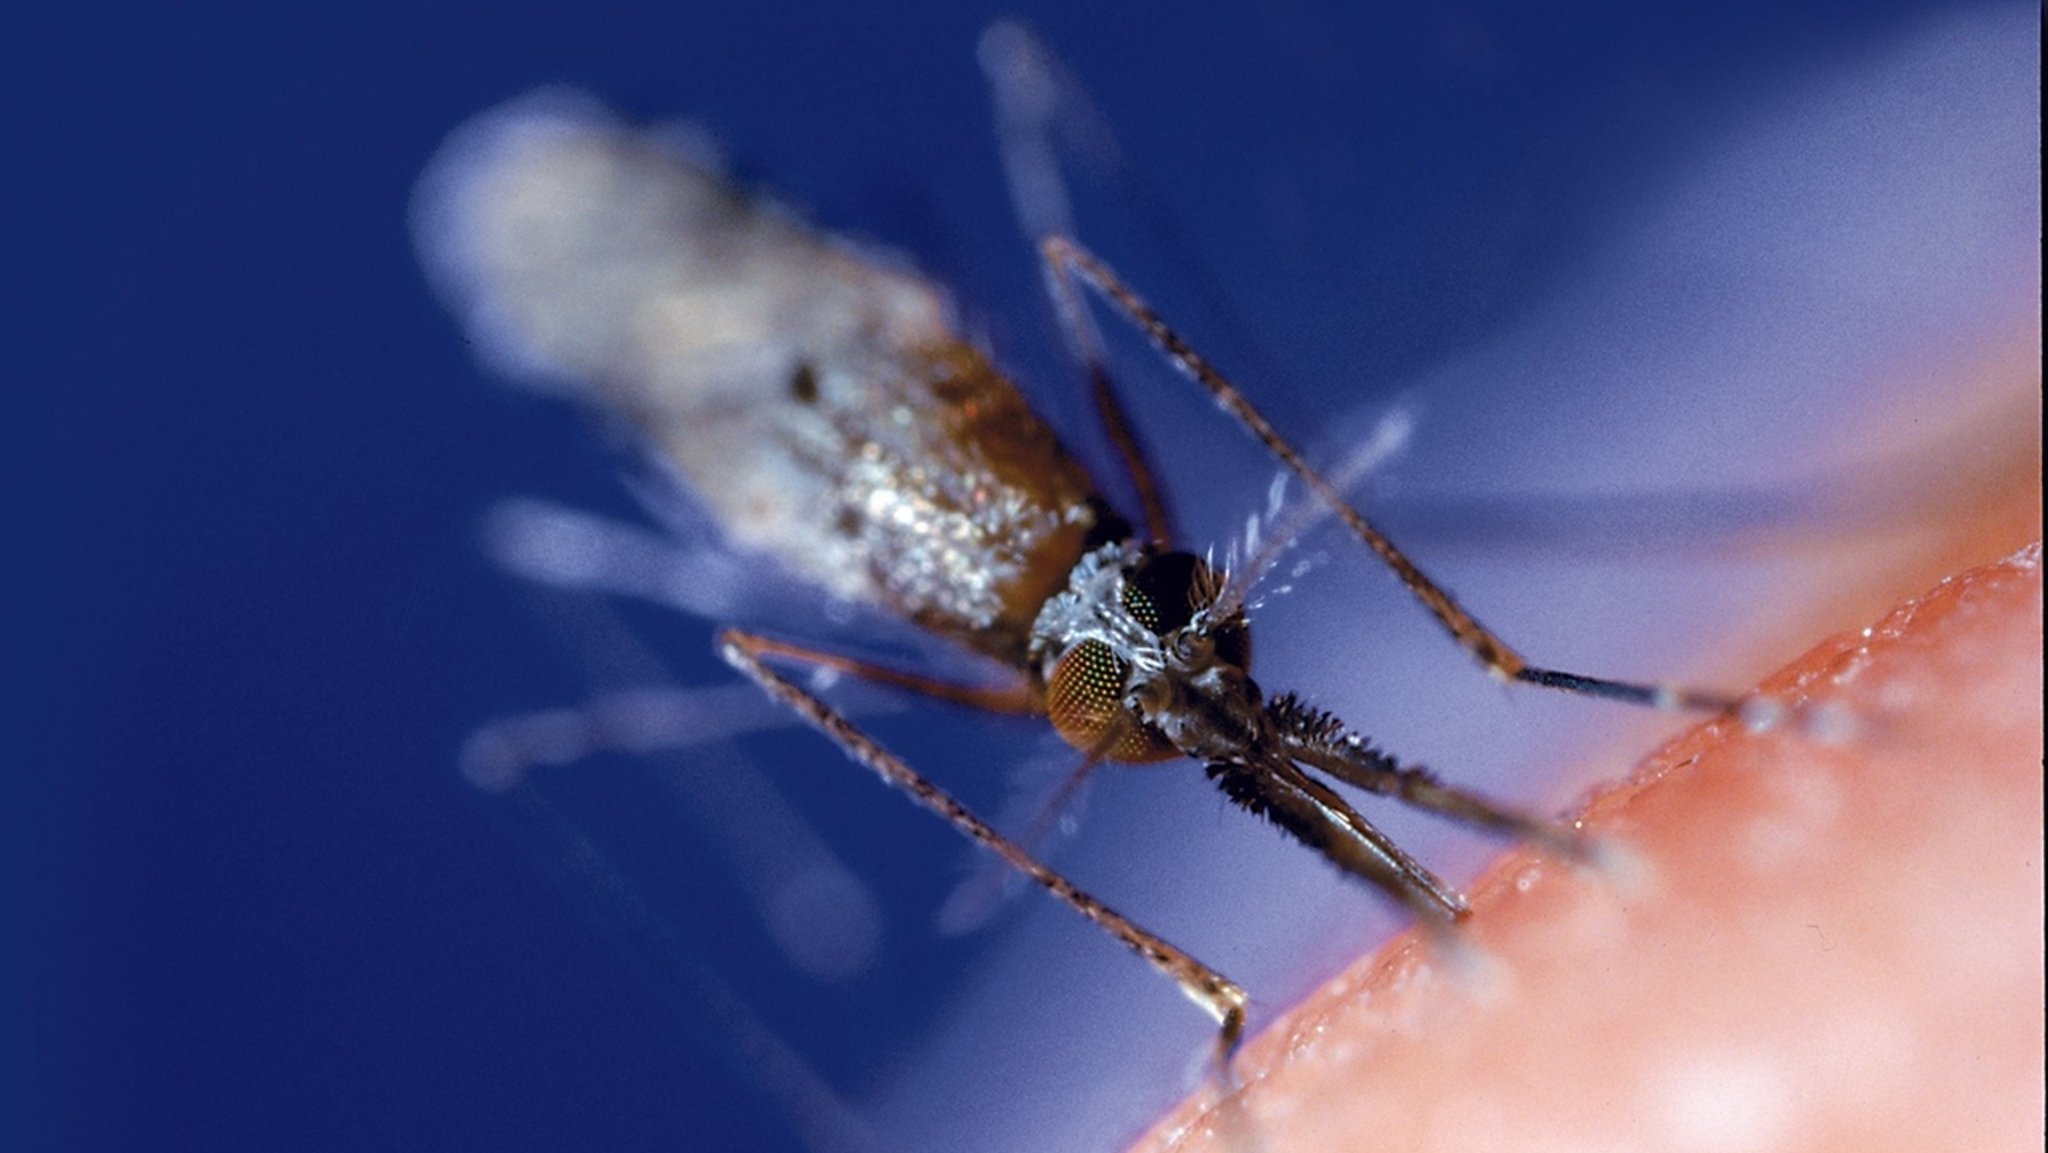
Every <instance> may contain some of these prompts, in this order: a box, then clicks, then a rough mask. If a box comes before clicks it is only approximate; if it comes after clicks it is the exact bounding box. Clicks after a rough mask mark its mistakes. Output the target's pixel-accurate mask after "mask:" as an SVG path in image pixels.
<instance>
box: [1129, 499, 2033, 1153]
mask: <svg viewBox="0 0 2048 1153" xmlns="http://www.w3.org/2000/svg"><path fill="white" fill-rule="evenodd" d="M2036 491H2037V492H2038V489H2036ZM2041 609H2042V589H2041V573H2040V546H2039V544H2038V543H2036V544H2034V545H2031V546H2029V547H2027V548H2026V549H2023V550H2021V551H2019V552H2018V553H2016V554H2014V555H2012V556H2010V557H2008V558H2007V559H2005V560H2002V561H1998V562H1994V563H1991V564H1987V565H1983V566H1981V567H1976V568H1973V569H1970V570H1968V571H1965V572H1962V573H1959V574H1957V575H1955V576H1953V577H1951V578H1949V579H1947V580H1944V581H1942V582H1941V583H1940V584H1939V585H1937V586H1936V587H1934V588H1933V589H1932V590H1930V591H1928V592H1926V593H1925V594H1924V595H1921V596H1918V597H1915V598H1913V599H1910V600H1908V601H1906V602H1905V603H1903V604H1901V605H1899V606H1898V607H1897V608H1896V609H1894V610H1893V611H1892V612H1891V613H1889V614H1888V615H1886V616H1884V617H1883V618H1882V619H1881V620H1878V621H1876V622H1875V623H1873V625H1872V626H1871V627H1870V628H1869V629H1867V630H1863V631H1861V632H1852V633H1848V634H1844V635H1840V636H1836V637H1833V638H1830V639H1829V640H1826V641H1824V642H1822V643H1821V644H1820V645H1818V646H1816V647H1815V648H1813V649H1812V650H1811V651H1810V652H1808V653H1807V654H1806V655H1805V656H1804V657H1801V658H1800V659H1799V660H1797V661H1795V662H1793V663H1792V664H1791V665H1789V666H1787V667H1785V668H1784V669H1783V670H1781V671H1780V672H1778V673H1777V674H1775V675H1773V676H1772V677H1770V678H1769V679H1767V680H1766V681H1764V682H1763V683H1762V684H1761V685H1760V686H1758V689H1759V692H1760V693H1761V694H1763V695H1765V696H1767V697H1768V698H1769V699H1771V700H1773V701H1776V702H1780V703H1781V704H1782V705H1783V706H1784V708H1785V710H1786V712H1785V714H1784V715H1783V716H1781V717H1779V718H1778V723H1776V724H1775V725H1771V726H1765V727H1762V731H1757V729H1756V728H1755V727H1752V726H1745V725H1744V724H1742V723H1741V722H1738V721H1736V720H1733V719H1723V720H1715V721H1710V722H1708V723H1706V724H1703V725H1701V726H1699V727H1697V728H1695V729H1693V730H1691V731H1690V732H1687V733H1685V734H1683V735H1681V736H1680V737H1678V738H1677V739H1675V740H1673V741H1672V742H1671V743H1670V744H1669V745H1667V746H1666V747H1665V748H1664V749H1663V750H1662V751H1660V752H1658V753H1657V754H1655V755H1653V756H1652V757H1650V758H1649V759H1648V760H1646V761H1645V762H1643V764H1642V765H1641V766H1640V767H1639V768H1638V770H1637V771H1636V773H1635V774H1634V775H1633V777H1632V778H1630V779H1629V780H1627V781H1626V782H1624V783H1622V784H1620V785H1617V786H1614V787H1612V788H1610V789H1608V790H1607V791H1605V792H1603V793H1601V794H1600V795H1599V796H1597V797H1595V798H1594V799H1593V800H1592V802H1591V803H1590V804H1589V805H1587V806H1586V808H1585V809H1584V812H1583V822H1584V827H1585V829H1586V830H1587V831H1588V832H1589V833H1590V834H1592V835H1594V836H1596V837H1599V838H1602V839H1603V841H1605V842H1607V843H1611V844H1613V845H1615V846H1617V847H1618V851H1617V853H1616V854H1615V859H1614V860H1613V861H1612V862H1611V863H1609V864H1608V865H1607V866H1605V867H1603V868H1601V869H1598V870H1591V871H1588V870H1580V869H1575V868H1573V867H1571V866H1569V865H1565V864H1561V863H1559V862H1557V861H1555V860H1550V859H1546V858H1545V857H1544V856H1543V855H1542V854H1541V853H1539V852H1536V851H1534V850H1527V849H1523V850H1517V851H1515V852H1513V853H1510V854H1509V855H1507V856H1506V857H1505V858H1504V859H1502V860H1501V861H1499V862H1498V863H1497V864H1496V865H1495V866H1494V867H1493V868H1492V869H1491V870H1489V871H1488V872H1487V874H1486V875H1485V876H1484V877H1482V878H1481V879H1480V880H1479V881H1478V882H1477V883H1476V884H1475V885H1474V886H1473V887H1472V905H1473V910H1474V916H1473V918H1472V920H1471V922H1470V931H1469V933H1467V934H1466V935H1465V936H1464V938H1463V940H1464V942H1465V943H1466V944H1467V945H1469V948H1463V949H1457V950H1453V951H1449V952H1447V951H1445V950H1443V949H1440V948H1439V949H1432V948H1430V947H1428V946H1427V945H1425V944H1424V943H1423V942H1420V941H1419V940H1418V939H1417V938H1416V937H1415V936H1414V935H1413V934H1409V935H1406V936H1403V937H1401V938H1398V939H1396V940H1395V941H1393V942H1392V943H1391V944H1389V945H1387V946H1386V947H1385V948H1383V949H1381V950H1379V951H1378V952H1376V953H1374V954H1372V955H1370V956H1368V957H1366V958H1364V959H1363V960H1361V961H1360V962H1358V963H1357V964H1356V965H1354V966H1353V967H1351V968H1350V969H1349V970H1348V971H1346V972H1344V973H1342V974H1341V975H1339V976H1338V977H1337V978H1336V979H1335V980H1333V981H1331V982H1330V983H1328V984H1327V985H1325V986H1324V987H1323V988H1322V989H1321V990H1320V991H1318V992H1317V993H1315V994H1314V995H1313V996H1311V997H1310V998H1309V999H1308V1000H1307V1001H1306V1002H1305V1003H1303V1004H1301V1005H1300V1006H1299V1007H1297V1008H1296V1009H1295V1010H1293V1011H1292V1012H1291V1013H1289V1014H1287V1015H1286V1016H1285V1017H1284V1018H1282V1019H1281V1020H1279V1021H1277V1022H1275V1023H1273V1024H1272V1026H1271V1027H1270V1028H1268V1029H1267V1030H1266V1031H1265V1032H1264V1034H1263V1035H1261V1036H1259V1037H1257V1038H1256V1039H1254V1040H1253V1041H1251V1042H1250V1043H1248V1044H1247V1045H1246V1046H1245V1048H1244V1051H1243V1052H1242V1053H1241V1054H1240V1056H1239V1058H1238V1060H1237V1062H1236V1064H1235V1068H1234V1072H1235V1076H1236V1079H1237V1082H1238V1084H1237V1086H1236V1087H1235V1088H1232V1089H1229V1090H1227V1091H1226V1090H1223V1089H1219V1088H1217V1087H1215V1086H1211V1087H1208V1088H1205V1089H1204V1090H1202V1091H1200V1092H1198V1093H1197V1094H1196V1095H1195V1096H1194V1097H1193V1098H1192V1099H1190V1100H1189V1101H1187V1102H1185V1103H1183V1104H1182V1105H1181V1106H1180V1107H1178V1108H1177V1109H1175V1110H1174V1111H1173V1112H1172V1113H1171V1114H1170V1115H1168V1116H1167V1117H1166V1118H1165V1119H1164V1120H1162V1121H1161V1122H1160V1123H1159V1124H1158V1125H1157V1126H1156V1127H1155V1128H1154V1129H1153V1130H1152V1132H1151V1133H1150V1134H1149V1135H1147V1136H1146V1137H1145V1138H1144V1139H1143V1140H1142V1141H1141V1142H1140V1143H1139V1145H1138V1146H1137V1147H1138V1148H1139V1149H1142V1150H1148V1151H1162V1153H1163V1151H1165V1150H1176V1151H1180V1153H1193V1151H1198V1150H1199V1151H1211V1150H1214V1151H1225V1150H1229V1151H1237V1150H1246V1151H1249V1150H1259V1151H1260V1153H1287V1151H1290V1150H1311V1149H1313V1150H1342V1149H1366V1148H1372V1149H1388V1150H1392V1149H1399V1150H1424V1149H1518V1150H1550V1149H1559V1150H1562V1149H1575V1150H1630V1149H1662V1150H1681V1151H1682V1150H1701V1151H1709V1150H1711V1151H1730V1153H1735V1151H1749V1150H1837V1149H1839V1150H1856V1151H1858V1153H1871V1151H1873V1150H1889V1149H1898V1150H1928V1149H1972V1150H1994V1149H2038V1148H2039V1147H2040V1146H2039V1140H2040V1135H2041V1128H2042V1119H2043V1043H2044V1038H2043V1011H2044V1005H2043V933H2042V903H2043V889H2042V865H2041V860H2042V852H2041V847H2042V776H2041V767H2042V710H2041V704H2040V702H2041V692H2042V684H2041V681H2042V632H2041Z"/></svg>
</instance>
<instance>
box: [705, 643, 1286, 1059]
mask: <svg viewBox="0 0 2048 1153" xmlns="http://www.w3.org/2000/svg"><path fill="white" fill-rule="evenodd" d="M773 644H774V643H773V642H765V643H764V641H763V639H762V638H760V637H757V636H754V635H752V634H750V633H745V632H741V631H739V630H737V629H727V630H725V631H723V632H721V633H720V634H719V637H718V651H719V655H720V656H722V657H724V658H725V661H726V663H727V664H730V665H731V666H732V667H733V668H735V669H737V670H739V671H740V672H741V673H743V674H745V675H746V676H747V678H748V679H750V680H752V681H753V682H754V683H755V684H756V685H759V686H760V687H761V691H763V692H765V693H767V694H768V695H769V696H771V697H773V698H774V699H776V700H778V701H780V702H782V703H783V704H784V705H786V706H788V707H789V708H790V709H791V710H793V711H794V712H796V713H797V714H798V715H799V716H801V717H803V719H804V720H806V721H808V722H810V724H811V725H812V726H813V727H815V728H817V729H818V730H820V731H821V732H823V733H824V734H825V735H826V736H828V737H830V738H831V739H832V741H833V743H835V744H837V745H838V746H839V747H840V749H842V750H843V751H844V752H845V753H846V755H847V756H849V757H852V758H853V759H854V760H856V761H858V762H860V763H861V764H863V765H866V766H867V767H868V768H869V769H870V770H872V771H873V772H874V773H875V775H876V776H879V777H881V778H882V780H883V781H884V782H886V783H888V784H889V785H892V786H894V787H895V788H897V789H900V790H902V791H903V792H904V793H906V794H908V795H909V797H910V799H911V800H913V801H916V802H917V803H918V804H919V805H921V806H923V807H924V808H926V809H929V810H930V811H932V812H933V813H936V814H938V815H939V816H940V817H941V818H943V819H944V820H945V821H946V822H947V823H949V824H951V825H952V826H953V827H954V828H955V829H958V830H959V831H960V834H961V835H962V836H964V837H966V838H968V839H969V840H971V841H973V842H974V843H976V844H978V845H980V846H982V847H983V848H985V849H987V850H988V851H990V852H992V853H994V854H995V855H997V856H998V857H1001V858H1002V859H1003V860H1004V861H1006V862H1008V863H1009V864H1010V866H1011V867H1012V868H1014V869H1016V870H1017V871H1019V872H1021V873H1023V874H1024V875H1025V876H1028V877H1030V878H1031V879H1032V880H1033V881H1034V882H1036V883H1037V884H1038V885H1039V887H1041V888H1043V889H1045V890H1046V891H1047V892H1050V893H1051V894H1052V895H1053V896H1055V897H1058V898H1059V899H1060V900H1062V901H1065V902H1066V903H1067V904H1068V905H1070V906H1072V907H1073V908H1074V910H1075V911H1076V912H1078V913H1080V914H1081V915H1082V916H1084V917H1086V918H1088V919H1089V920H1090V921H1093V922H1095V924H1096V925H1098V926H1100V927H1101V928H1102V929H1103V930H1104V931H1106V932H1108V933H1109V935H1110V936H1112V937H1115V938H1116V939H1117V940H1119V941H1122V942H1123V943H1124V945H1125V946H1126V947H1128V948H1129V949H1130V950H1131V951H1132V952H1134V953H1136V954H1138V955H1139V956H1140V957H1143V958H1144V959H1145V960H1147V961H1149V962H1151V964H1152V967H1153V968H1155V969H1158V970H1159V971H1160V972H1161V973H1164V974H1166V976H1167V977H1169V978H1171V979H1172V980H1173V982H1174V983H1175V984H1176V985H1178V986H1180V990H1181V992H1182V993H1183V994H1185V995H1186V996H1187V998H1188V999H1189V1000H1191V1001H1193V1002H1194V1003H1195V1004H1197V1005H1199V1006H1201V1007H1202V1008H1203V1009H1204V1010H1205V1011H1207V1012H1208V1013H1209V1015H1210V1016H1212V1017H1214V1018H1215V1019H1216V1023H1217V1026H1218V1033H1217V1038H1216V1047H1217V1054H1218V1057H1219V1058H1220V1059H1221V1060H1222V1062H1223V1063H1224V1064H1225V1065H1226V1066H1227V1065H1228V1062H1229V1057H1230V1055H1231V1053H1233V1052H1234V1051H1235V1050H1236V1048H1237V1043H1238V1041H1239V1040H1240V1039H1241V1038H1242V1036H1243V1034H1244V1013H1245V995H1244V990H1243V989H1241V988H1239V987H1238V986H1237V984H1236V983H1235V982H1233V981H1231V980H1230V979H1229V978H1228V977H1225V976H1223V975H1222V974H1221V973H1218V972H1217V971H1215V970H1214V969H1211V968H1209V967H1208V966H1207V965H1204V964H1203V963H1201V962H1200V961H1197V960H1196V959H1195V958H1193V957H1191V956H1189V955H1188V954H1186V953H1184V952H1182V951H1181V950H1179V949H1177V948H1175V947H1174V946H1173V945H1171V944H1169V943H1167V942H1166V941H1165V940H1162V939H1161V938H1159V937H1158V936H1155V935H1154V934H1152V933H1151V932H1149V931H1147V930H1146V929H1144V928H1142V927H1141V926H1139V925H1138V924H1137V923H1136V922H1134V921H1132V920H1130V919H1129V918H1128V917H1125V916H1124V915H1123V914H1121V913H1119V912H1117V911H1116V910H1114V909H1112V908H1110V907H1109V906H1108V905H1106V904H1104V903H1102V902H1101V901H1100V900H1097V899H1096V898H1095V897H1092V896H1090V895H1089V894H1087V893H1085V892H1083V891H1082V890H1081V889H1080V888H1079V887H1078V886H1076V885H1075V884H1074V883H1073V882H1072V881H1069V880H1067V879H1066V878H1065V877H1063V876H1061V875H1060V874H1058V873H1056V872H1054V871H1053V870H1051V869H1049V868H1047V867H1046V866H1044V865H1042V864H1040V863H1039V862H1038V860H1037V859H1036V858H1034V857H1033V856H1032V855H1031V854H1030V853H1028V852H1026V851H1025V850H1024V849H1023V848H1022V847H1021V846H1019V845H1018V844H1017V843H1016V842H1014V841H1012V840H1010V839H1009V838H1007V837H1005V836H1003V835H1002V834H1001V833H999V832H997V831H996V830H995V829H994V828H993V827H992V826H990V825H989V824H988V823H987V822H985V821H983V820H982V819H981V818H980V817H977V816H975V815H974V813H973V811H972V810H970V809H968V808H967V806H965V805H963V804H961V803H960V802H959V801H957V800H954V799H953V797H952V796H951V795H949V794H948V793H946V792H945V791H944V790H942V789H940V788H939V787H938V786H937V785H935V784H933V783H932V782H931V781H929V780H927V779H926V778H925V777H924V776H923V774H921V773H919V772H918V771H917V770H915V769H913V768H911V767H910V766H909V765H908V764H906V763H904V762H903V761H902V760H901V759H899V758H898V757H896V756H895V755H894V754H892V753H890V752H889V751H888V750H887V749H884V748H883V747H882V746H881V745H880V744H878V743H876V742H875V740H874V738H872V737H870V736H868V735H867V734H866V733H864V732H862V731H861V730H860V729H858V728H856V727H855V726H854V724H853V723H852V722H851V721H849V720H847V719H846V718H845V717H843V716H841V715H840V714H839V713H838V712H837V711H835V710H834V709H833V708H832V706H830V705H828V704H826V703H825V702H824V701H822V700H819V699H818V698H817V697H815V696H813V695H811V694H810V693H808V692H805V691H804V690H803V689H801V688H799V687H797V685H796V683H795V682H793V681H791V680H789V679H788V678H787V677H784V676H782V675H781V674H779V673H777V672H775V671H774V670H772V669H770V668H768V666H767V665H766V664H765V663H764V658H767V657H771V656H775V655H777V650H776V648H775V647H773Z"/></svg>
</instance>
